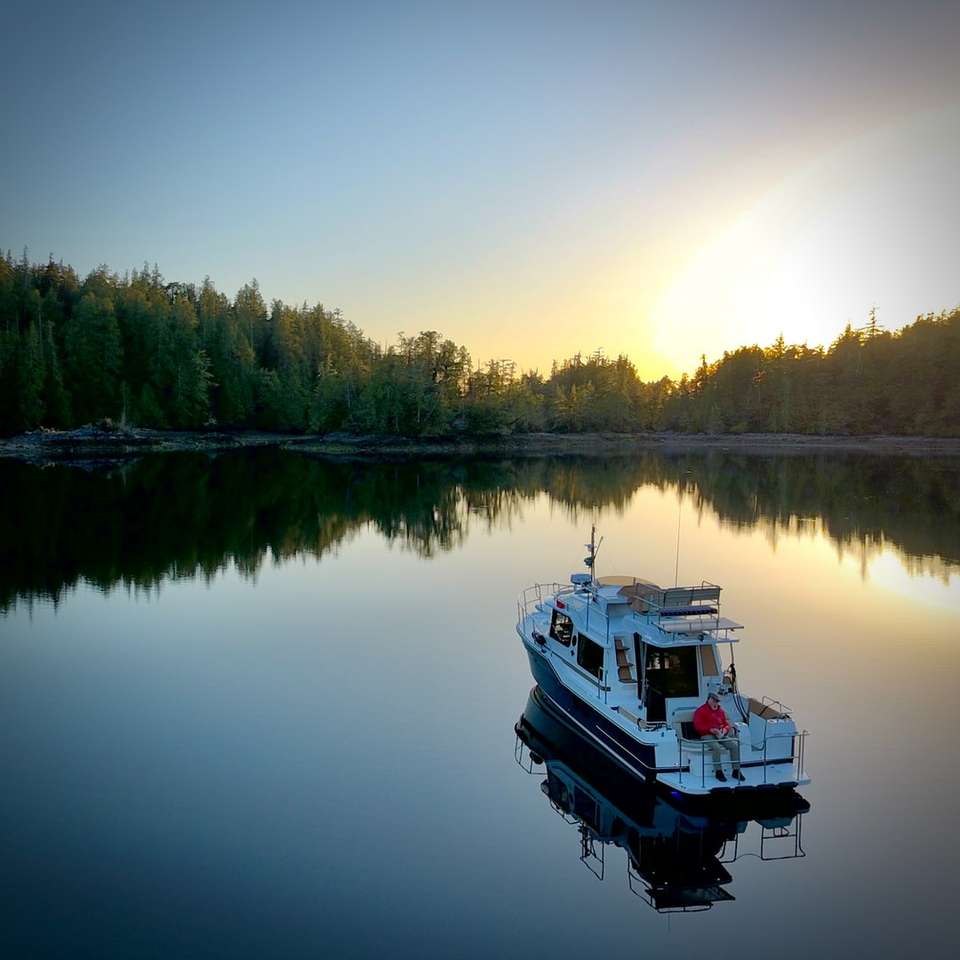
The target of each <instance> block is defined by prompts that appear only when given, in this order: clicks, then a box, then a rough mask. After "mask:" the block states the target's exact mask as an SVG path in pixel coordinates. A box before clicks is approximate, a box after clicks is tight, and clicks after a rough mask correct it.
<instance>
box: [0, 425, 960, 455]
mask: <svg viewBox="0 0 960 960" xmlns="http://www.w3.org/2000/svg"><path fill="white" fill-rule="evenodd" d="M246 447H279V448H283V449H288V450H296V451H299V452H302V453H309V454H313V455H322V456H352V457H357V456H361V457H366V456H369V457H377V456H390V457H396V456H401V457H424V456H441V457H447V456H454V457H470V456H483V455H502V456H565V455H566V456H573V455H582V456H596V455H610V454H621V455H622V454H629V453H640V452H644V451H651V450H659V451H662V452H686V451H690V452H692V451H696V450H723V451H727V452H736V453H744V454H750V453H753V454H769V453H794V454H796V453H808V454H809V453H844V452H853V453H872V454H885V455H890V454H896V455H901V456H904V455H905V456H960V438H950V437H891V436H871V437H839V436H829V437H820V436H805V435H797V434H679V433H638V434H617V433H581V434H560V433H529V434H513V435H503V436H499V435H497V436H485V437H416V438H405V437H386V436H356V435H352V434H345V433H335V434H325V435H299V434H298V435H291V434H276V433H260V432H230V431H209V430H203V431H181V430H149V429H141V428H125V429H120V428H113V427H109V426H106V427H103V426H86V427H80V428H78V429H76V430H46V429H41V430H34V431H31V432H30V433H24V434H20V435H19V436H15V437H9V438H5V439H0V457H7V458H13V459H17V460H21V461H25V462H29V463H36V464H53V463H78V464H79V463H82V464H84V465H91V464H95V463H113V462H123V461H125V460H128V459H130V458H132V457H139V456H143V455H144V454H148V453H168V452H183V451H196V452H216V451H221V450H236V449H240V448H246Z"/></svg>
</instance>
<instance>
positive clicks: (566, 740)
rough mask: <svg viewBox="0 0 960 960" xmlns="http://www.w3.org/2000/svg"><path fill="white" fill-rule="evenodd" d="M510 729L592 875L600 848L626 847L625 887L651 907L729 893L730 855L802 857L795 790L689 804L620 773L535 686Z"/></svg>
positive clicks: (520, 758)
mask: <svg viewBox="0 0 960 960" xmlns="http://www.w3.org/2000/svg"><path fill="white" fill-rule="evenodd" d="M515 731H516V734H517V742H516V746H515V749H514V756H515V759H516V761H517V763H518V764H519V765H520V767H521V768H522V769H524V770H525V771H526V772H527V773H530V774H536V775H537V776H538V777H541V776H542V777H543V779H542V781H541V783H540V789H541V790H542V791H543V793H544V795H545V796H546V797H547V799H548V800H549V802H550V806H551V807H552V808H553V810H554V811H555V812H556V813H558V814H559V815H560V816H561V817H562V818H563V819H564V820H565V821H566V822H567V823H569V824H570V825H571V826H573V827H575V828H576V831H577V834H578V837H579V857H580V862H581V863H583V865H584V866H585V867H586V868H587V869H588V870H589V871H590V872H591V873H592V874H593V875H594V876H595V877H597V879H599V880H603V879H604V877H605V875H606V874H607V872H608V870H609V869H611V868H613V869H616V868H615V867H613V864H612V863H611V862H610V861H609V860H608V856H607V853H608V848H609V849H613V848H617V847H620V848H622V849H623V850H624V851H625V852H626V860H627V866H626V880H627V885H628V887H629V889H630V891H631V893H633V894H635V895H636V896H637V897H639V898H640V899H642V900H643V901H644V902H646V903H647V904H649V905H650V906H651V907H653V908H654V909H655V910H657V912H659V913H676V912H680V913H688V912H699V911H702V910H709V909H710V908H711V907H712V906H713V905H714V904H717V903H721V902H726V901H731V900H734V899H736V898H735V896H734V895H733V894H732V893H731V892H730V889H729V887H730V885H731V884H732V882H733V876H732V875H731V873H730V869H731V868H732V865H733V864H734V863H735V862H736V861H737V860H738V859H739V858H740V857H744V856H756V857H759V859H760V860H764V861H767V860H788V859H799V858H801V857H804V856H805V854H804V851H803V847H802V845H801V831H802V823H801V821H802V819H803V814H804V813H805V812H806V811H807V810H809V804H808V803H807V802H806V801H805V800H804V799H803V798H802V797H800V796H799V795H798V794H796V793H793V794H792V795H789V796H786V797H784V796H783V795H777V796H776V797H760V798H759V800H758V798H757V797H756V795H754V796H753V799H752V801H747V802H745V801H744V798H742V797H741V798H738V800H737V802H736V804H724V803H723V801H719V802H718V801H717V800H716V799H713V800H711V801H710V802H709V803H708V804H701V805H700V806H699V807H693V808H690V807H689V806H683V805H681V804H683V799H682V798H680V797H679V795H678V796H676V797H675V798H672V799H670V800H668V799H667V798H666V797H665V796H661V795H660V793H659V792H658V791H657V790H656V789H655V788H653V787H652V786H650V785H648V784H640V783H638V782H637V781H636V780H634V779H632V778H631V777H629V776H627V775H625V774H624V773H623V771H621V770H620V769H619V768H618V767H617V766H616V765H615V764H613V763H611V762H610V761H609V760H608V759H607V758H606V757H605V756H604V755H603V754H601V753H600V752H599V751H597V750H595V749H594V748H593V747H592V746H591V745H590V744H589V743H588V742H587V741H586V740H584V739H583V738H582V737H581V736H579V734H577V733H576V732H575V731H573V730H571V729H570V728H569V727H568V726H567V725H566V724H565V723H564V722H563V720H562V719H561V718H560V717H558V716H557V715H556V714H555V713H553V711H551V709H550V707H549V705H548V703H547V702H546V700H545V699H544V698H543V696H542V695H541V693H540V690H539V688H534V689H533V690H532V691H531V693H530V696H529V698H528V699H527V705H526V708H525V709H524V711H523V715H522V716H521V717H520V720H519V721H518V723H517V725H516V727H515Z"/></svg>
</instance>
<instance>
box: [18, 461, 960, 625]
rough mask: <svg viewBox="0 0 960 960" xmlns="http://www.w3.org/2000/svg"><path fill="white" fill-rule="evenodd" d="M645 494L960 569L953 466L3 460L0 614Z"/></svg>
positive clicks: (927, 569) (454, 541) (959, 505)
mask: <svg viewBox="0 0 960 960" xmlns="http://www.w3.org/2000/svg"><path fill="white" fill-rule="evenodd" d="M641 487H654V488H657V489H660V490H664V491H669V490H672V491H674V492H677V491H681V490H682V491H683V493H684V499H685V500H687V501H688V502H689V500H690V499H692V501H693V503H694V504H695V507H696V509H697V510H698V511H712V512H713V513H715V514H716V515H717V516H718V517H719V519H720V521H721V523H722V524H724V525H730V526H734V527H739V528H749V527H759V528H760V529H762V530H764V531H765V532H766V534H767V535H768V537H769V538H770V539H771V540H772V541H773V542H776V540H777V538H778V537H780V536H783V535H785V534H786V535H790V536H804V535H807V534H817V533H823V534H826V535H827V536H829V537H830V538H831V539H832V540H833V541H834V542H835V543H836V545H837V547H838V549H839V550H840V551H841V552H842V551H845V550H849V551H856V553H857V556H858V557H859V559H860V562H861V564H862V566H863V568H864V569H866V564H867V562H868V561H869V559H870V558H871V557H874V556H876V555H878V554H880V553H881V552H882V551H884V550H887V551H889V550H890V549H894V550H896V551H897V553H898V555H899V557H900V558H901V560H902V562H903V564H904V566H905V567H906V569H907V570H908V571H910V572H923V573H932V574H935V575H939V576H940V577H942V578H946V577H947V575H948V573H949V571H950V569H951V568H952V567H954V566H956V565H957V564H960V496H958V495H957V491H958V489H960V462H958V461H956V460H954V459H950V458H938V459H919V458H902V457H868V456H852V455H844V456H836V455H831V456H826V455H818V456H777V457H767V456H763V457H761V456H744V455H735V456H734V455H728V454H725V453H722V452H710V453H705V454H687V455H672V456H667V455H660V454H646V455H643V456H639V457H629V458H615V459H610V458H608V459H604V460H593V459H582V458H559V459H558V458H554V459H547V458H536V459H516V460H478V461H470V462H461V461H447V462H403V463H368V462H329V461H323V460H319V459H312V458H309V457H306V456H302V455H299V454H294V453H284V452H279V451H275V450H252V451H243V452H239V453H231V454H227V455H220V456H216V457H209V456H206V455H202V454H167V455H160V456H154V457H148V458H145V459H143V460H140V461H137V462H134V463H131V464H129V465H127V466H124V467H121V468H116V469H114V470H112V471H109V472H106V473H102V472H88V471H84V470H79V469H76V468H71V467H66V466H61V467H52V468H46V469H41V468H39V467H34V466H28V465H24V464H19V463H14V462H9V461H7V462H0V497H2V500H3V503H4V504H5V509H4V510H3V511H2V512H0V610H2V609H6V608H7V607H9V606H10V604H11V603H14V602H15V601H16V600H17V599H18V598H22V599H32V598H50V599H53V600H54V601H57V600H58V599H59V598H60V596H61V594H62V592H63V590H64V589H65V588H69V587H70V586H72V585H74V584H76V583H77V581H78V580H80V579H83V580H85V581H87V582H89V583H91V584H94V585H96V586H98V587H100V588H102V589H107V588H109V587H111V586H113V585H115V584H117V583H122V584H125V585H127V586H130V587H135V588H145V589H149V588H152V587H155V586H157V585H158V584H160V583H161V582H162V581H163V580H165V579H167V578H171V579H179V578H184V577H195V576H207V577H210V576H212V575H213V574H215V573H216V572H217V571H218V570H220V569H222V568H224V567H225V566H226V565H228V564H234V565H235V566H236V567H237V568H238V569H239V570H240V571H241V572H243V573H245V574H247V575H250V576H255V575H256V573H257V572H258V570H259V569H260V567H261V565H262V563H263V561H264V559H265V557H266V556H267V555H268V554H269V555H270V556H272V557H273V558H276V559H286V558H289V557H294V556H298V555H310V556H313V557H316V558H320V557H322V556H324V555H325V554H326V553H327V552H328V551H330V550H332V549H334V548H335V547H336V546H337V545H338V544H340V543H341V542H343V541H344V540H345V538H349V537H351V536H352V535H354V534H355V533H356V532H358V531H360V530H362V529H365V528H368V527H372V528H374V529H376V530H377V531H378V532H379V533H380V534H381V535H382V536H383V537H384V538H386V540H387V541H388V542H390V543H399V544H400V545H401V546H402V547H404V548H406V549H410V550H413V551H415V552H416V553H417V554H418V555H420V556H424V557H428V556H432V555H434V554H435V553H436V552H437V551H447V550H450V549H452V548H455V547H457V546H460V545H462V544H463V543H464V541H465V539H466V537H467V535H468V533H469V531H470V529H471V527H480V528H481V529H483V528H487V529H490V528H496V527H503V526H509V525H510V524H511V522H512V521H514V520H515V519H517V518H519V516H520V514H521V511H522V510H523V507H524V505H525V504H528V503H530V502H532V501H533V500H535V499H536V498H538V497H540V496H546V497H547V498H548V499H549V501H550V502H551V504H553V505H555V506H557V507H560V508H561V509H562V510H564V511H565V512H566V513H568V514H569V515H570V516H571V517H573V518H576V517H577V516H578V514H579V513H580V512H582V511H589V510H595V509H597V508H600V507H607V508H612V509H613V510H614V511H616V512H622V511H623V510H625V509H626V507H627V506H628V505H629V503H630V501H631V498H632V497H633V495H634V494H635V492H636V491H637V490H638V489H639V488H641Z"/></svg>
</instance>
